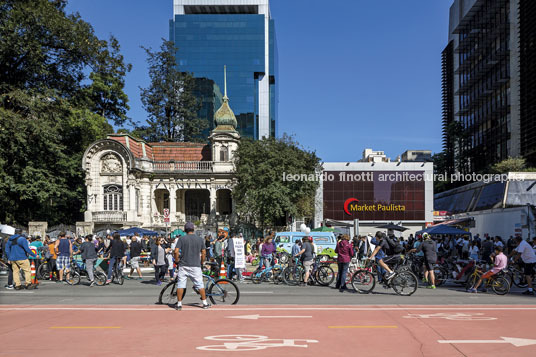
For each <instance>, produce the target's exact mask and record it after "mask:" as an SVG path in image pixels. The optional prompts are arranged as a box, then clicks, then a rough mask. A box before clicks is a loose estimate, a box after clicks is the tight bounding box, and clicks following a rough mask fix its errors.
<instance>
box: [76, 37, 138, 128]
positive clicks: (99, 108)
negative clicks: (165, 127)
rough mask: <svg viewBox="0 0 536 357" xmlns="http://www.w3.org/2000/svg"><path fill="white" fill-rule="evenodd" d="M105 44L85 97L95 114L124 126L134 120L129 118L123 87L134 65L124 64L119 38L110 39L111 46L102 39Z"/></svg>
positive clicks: (94, 67) (99, 54) (97, 59)
mask: <svg viewBox="0 0 536 357" xmlns="http://www.w3.org/2000/svg"><path fill="white" fill-rule="evenodd" d="M101 47H102V48H103V50H102V51H101V52H100V53H98V55H97V58H96V62H95V64H94V66H92V67H93V72H91V74H90V75H89V79H90V80H91V81H92V83H91V84H90V85H89V86H88V87H87V88H86V89H85V93H84V97H85V98H87V99H89V100H90V104H89V107H90V108H91V110H92V111H93V112H94V113H98V114H99V115H100V116H102V117H104V118H107V119H108V120H111V121H112V122H113V123H114V124H115V125H118V126H122V125H123V124H125V123H126V122H131V121H130V120H129V118H128V117H127V111H128V110H129V109H130V107H129V106H128V104H127V103H128V97H127V95H126V93H125V92H123V89H124V88H125V75H126V74H127V72H130V71H131V69H132V65H131V64H125V63H124V59H123V56H122V55H121V53H120V52H119V49H120V48H119V42H118V41H117V39H116V38H115V37H113V36H112V37H111V38H110V43H109V46H108V48H107V46H106V42H105V41H101ZM131 124H133V123H132V122H131Z"/></svg>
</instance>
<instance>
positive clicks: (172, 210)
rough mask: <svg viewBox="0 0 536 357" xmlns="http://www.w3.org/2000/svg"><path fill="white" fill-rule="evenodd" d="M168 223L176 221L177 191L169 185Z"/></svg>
mask: <svg viewBox="0 0 536 357" xmlns="http://www.w3.org/2000/svg"><path fill="white" fill-rule="evenodd" d="M168 191H169V223H170V224H171V223H174V222H176V221H177V218H176V215H177V190H176V189H175V188H174V187H173V184H170V187H169V190H168Z"/></svg>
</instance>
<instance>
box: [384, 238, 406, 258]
mask: <svg viewBox="0 0 536 357" xmlns="http://www.w3.org/2000/svg"><path fill="white" fill-rule="evenodd" d="M384 239H385V240H386V241H387V244H389V250H390V252H389V255H392V254H400V253H402V251H403V250H404V247H402V244H400V242H397V241H396V240H394V239H393V238H391V237H389V236H386V237H384Z"/></svg>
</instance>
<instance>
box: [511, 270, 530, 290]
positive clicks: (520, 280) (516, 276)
mask: <svg viewBox="0 0 536 357" xmlns="http://www.w3.org/2000/svg"><path fill="white" fill-rule="evenodd" d="M512 282H513V283H514V285H515V286H517V287H518V288H526V287H527V286H528V284H527V279H525V274H523V272H522V271H519V270H514V271H513V272H512Z"/></svg>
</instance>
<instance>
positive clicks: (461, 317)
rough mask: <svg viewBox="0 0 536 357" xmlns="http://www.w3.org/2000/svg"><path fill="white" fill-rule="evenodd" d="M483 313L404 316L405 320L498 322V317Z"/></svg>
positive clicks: (441, 313)
mask: <svg viewBox="0 0 536 357" xmlns="http://www.w3.org/2000/svg"><path fill="white" fill-rule="evenodd" d="M482 315H484V314H483V313H474V314H466V313H463V312H455V313H444V312H440V313H437V314H409V315H407V316H402V317H403V318H405V319H445V320H454V321H491V320H497V318H496V317H491V316H482Z"/></svg>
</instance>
